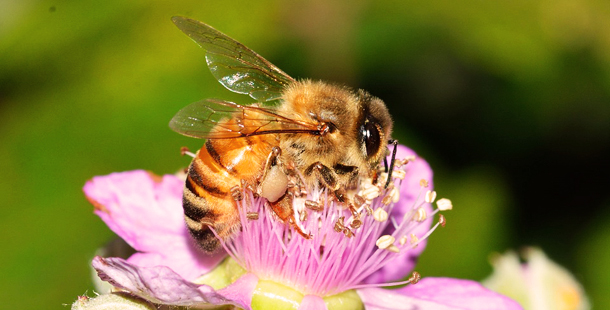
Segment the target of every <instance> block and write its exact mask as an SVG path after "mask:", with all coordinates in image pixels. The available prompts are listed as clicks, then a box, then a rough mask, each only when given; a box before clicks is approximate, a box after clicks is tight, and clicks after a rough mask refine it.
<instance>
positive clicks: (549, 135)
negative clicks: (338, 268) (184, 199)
mask: <svg viewBox="0 0 610 310" xmlns="http://www.w3.org/2000/svg"><path fill="white" fill-rule="evenodd" d="M173 15H185V16H189V17H192V18H195V19H199V20H202V21H204V22H206V23H209V24H211V25H213V26H214V27H216V28H217V29H219V30H221V31H223V32H225V33H227V34H229V35H230V36H231V37H233V38H236V39H237V40H239V41H241V42H243V43H245V44H246V45H247V46H249V47H251V48H252V49H254V50H255V51H257V52H259V53H260V54H261V55H264V56H265V57H266V58H267V59H269V60H270V61H271V62H273V63H274V64H276V65H277V66H278V67H280V68H282V69H283V70H285V71H286V72H287V73H288V74H290V75H292V76H293V77H297V78H306V77H308V78H314V79H325V80H331V81H336V82H341V83H345V84H348V85H351V86H353V87H358V88H364V89H367V90H369V91H370V92H371V93H372V94H374V95H376V96H378V97H380V98H382V99H384V100H385V101H386V103H387V104H388V106H389V109H390V111H391V113H392V115H393V116H394V120H395V123H396V127H397V128H396V132H395V138H398V139H399V140H400V142H401V143H403V144H406V145H408V146H410V147H412V148H414V149H415V150H416V151H417V152H419V154H420V155H422V156H423V157H425V158H426V159H427V160H428V161H429V162H430V164H431V165H432V167H433V169H434V170H435V184H436V189H437V191H438V192H439V195H440V196H442V197H448V198H451V199H452V200H453V204H454V206H455V210H454V211H452V212H451V213H448V214H446V215H447V218H448V225H447V227H446V228H444V229H442V230H439V231H437V232H436V233H435V234H434V235H433V236H432V238H431V240H432V242H430V245H429V247H428V249H427V251H426V252H425V253H424V255H423V256H422V258H421V260H420V264H419V265H418V268H417V270H418V271H419V272H421V273H422V274H423V275H424V276H451V277H464V278H471V279H477V280H480V279H482V278H484V277H485V276H486V275H488V274H489V273H490V272H491V267H490V266H489V263H488V257H489V255H490V253H492V252H494V251H499V252H503V251H505V250H506V249H509V248H519V247H521V246H524V245H537V246H540V247H542V248H543V249H544V250H545V251H546V252H547V254H548V255H549V256H550V257H551V258H552V259H554V260H555V261H557V262H559V263H560V264H561V265H563V266H566V267H567V268H569V269H570V270H571V271H572V272H574V273H575V275H576V277H577V278H578V279H579V280H580V281H582V283H583V284H584V286H585V289H586V290H587V292H588V294H589V296H590V298H591V299H592V302H593V305H594V308H596V309H610V298H609V297H608V294H607V289H608V288H610V225H608V224H607V223H608V222H610V208H608V207H609V206H610V194H609V193H608V192H609V191H608V186H610V178H609V175H610V168H609V167H610V164H608V161H609V159H610V2H608V1H602V0H597V1H596V0H590V1H585V0H581V1H574V0H529V1H522V0H518V1H476V0H465V1H453V2H450V1H425V2H422V1H372V0H370V1H365V0H357V1H335V2H332V3H331V2H327V1H322V0H315V1H308V2H305V1H297V2H288V1H286V2H283V1H257V2H255V1H224V2H219V1H182V2H180V3H178V2H177V1H133V0H132V1H116V0H110V1H62V0H57V1H37V0H29V1H20V0H2V1H0V182H1V183H0V184H1V186H0V212H1V214H0V235H1V236H2V237H1V240H2V243H1V253H2V254H0V300H1V302H2V308H3V309H65V308H66V307H65V306H62V305H64V304H70V303H71V302H72V301H73V300H74V299H75V298H76V296H78V295H80V294H85V293H87V292H88V293H89V294H91V291H92V286H91V280H90V274H89V269H88V264H89V261H90V259H91V257H92V255H93V253H94V251H95V250H96V249H97V248H98V247H100V246H101V245H102V244H104V243H105V242H106V241H108V240H110V239H111V238H112V236H113V234H112V233H111V232H110V231H109V230H108V229H107V228H106V227H105V225H104V224H103V223H102V222H101V221H100V220H99V219H98V218H97V217H96V216H94V215H93V214H92V207H91V206H90V205H89V204H88V203H87V201H86V199H85V198H84V196H83V194H82V191H81V187H82V185H83V184H84V182H85V181H86V180H87V179H89V178H91V177H92V176H94V175H102V174H108V173H111V172H113V171H123V170H131V169H147V170H150V171H154V172H156V173H159V174H163V173H173V172H175V171H177V170H178V169H180V168H181V167H184V166H186V165H187V164H188V159H187V158H184V157H180V154H179V149H180V147H181V146H189V147H190V148H191V149H193V150H194V149H198V148H199V147H200V146H201V144H202V142H201V141H198V140H194V139H189V138H185V137H182V136H180V135H178V134H176V133H173V132H171V131H170V130H169V128H168V127H167V123H168V121H169V119H170V118H171V117H172V116H173V115H174V113H175V112H177V111H178V110H179V109H180V108H181V107H183V106H185V105H187V104H189V103H191V102H194V101H197V100H199V99H202V98H206V97H217V98H225V99H232V100H240V101H242V102H247V101H248V98H246V97H244V96H238V95H235V94H232V93H230V92H229V91H228V90H226V89H224V88H223V87H222V86H221V85H220V84H219V83H217V82H216V81H215V80H214V79H213V77H212V76H211V74H210V73H209V71H208V69H207V67H206V64H205V59H204V53H203V51H202V50H201V49H199V48H198V47H197V46H196V45H195V43H193V42H192V41H191V40H189V39H188V38H187V37H186V36H185V35H184V34H182V33H181V32H180V31H179V30H178V29H177V28H176V27H175V26H174V25H173V24H172V23H171V21H170V17H171V16H173Z"/></svg>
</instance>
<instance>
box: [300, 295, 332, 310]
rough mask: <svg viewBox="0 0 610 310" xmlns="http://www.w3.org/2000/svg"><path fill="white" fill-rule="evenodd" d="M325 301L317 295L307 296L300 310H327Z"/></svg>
mask: <svg viewBox="0 0 610 310" xmlns="http://www.w3.org/2000/svg"><path fill="white" fill-rule="evenodd" d="M326 309H327V307H326V303H325V302H324V299H322V297H320V296H316V295H305V297H303V300H302V301H301V304H300V305H299V309H298V310H326Z"/></svg>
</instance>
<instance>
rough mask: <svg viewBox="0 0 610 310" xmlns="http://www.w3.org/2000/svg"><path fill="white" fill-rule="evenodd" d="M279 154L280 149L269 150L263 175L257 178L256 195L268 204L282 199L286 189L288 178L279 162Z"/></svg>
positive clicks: (275, 147)
mask: <svg viewBox="0 0 610 310" xmlns="http://www.w3.org/2000/svg"><path fill="white" fill-rule="evenodd" d="M281 153H282V151H281V149H280V148H279V147H277V146H274V147H273V149H271V152H270V153H269V156H268V157H267V161H266V162H265V167H264V169H263V175H262V176H261V177H260V178H259V182H258V185H257V186H256V194H258V195H259V196H261V197H265V198H267V200H268V201H270V202H274V201H277V200H279V199H280V198H282V196H284V195H285V194H286V190H287V189H288V176H286V173H285V172H284V169H283V168H282V165H281V163H280V161H279V156H280V154H281Z"/></svg>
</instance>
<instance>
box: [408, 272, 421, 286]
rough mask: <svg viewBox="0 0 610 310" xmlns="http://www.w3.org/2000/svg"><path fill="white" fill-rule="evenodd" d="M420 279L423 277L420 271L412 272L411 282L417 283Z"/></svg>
mask: <svg viewBox="0 0 610 310" xmlns="http://www.w3.org/2000/svg"><path fill="white" fill-rule="evenodd" d="M420 279H421V275H420V274H419V272H417V271H413V273H412V274H411V277H409V282H411V284H417V282H419V280H420Z"/></svg>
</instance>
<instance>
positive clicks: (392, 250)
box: [386, 244, 400, 253]
mask: <svg viewBox="0 0 610 310" xmlns="http://www.w3.org/2000/svg"><path fill="white" fill-rule="evenodd" d="M386 250H388V251H390V252H393V253H400V249H399V248H398V247H397V246H395V245H393V244H392V245H390V246H389V247H387V248H386Z"/></svg>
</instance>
